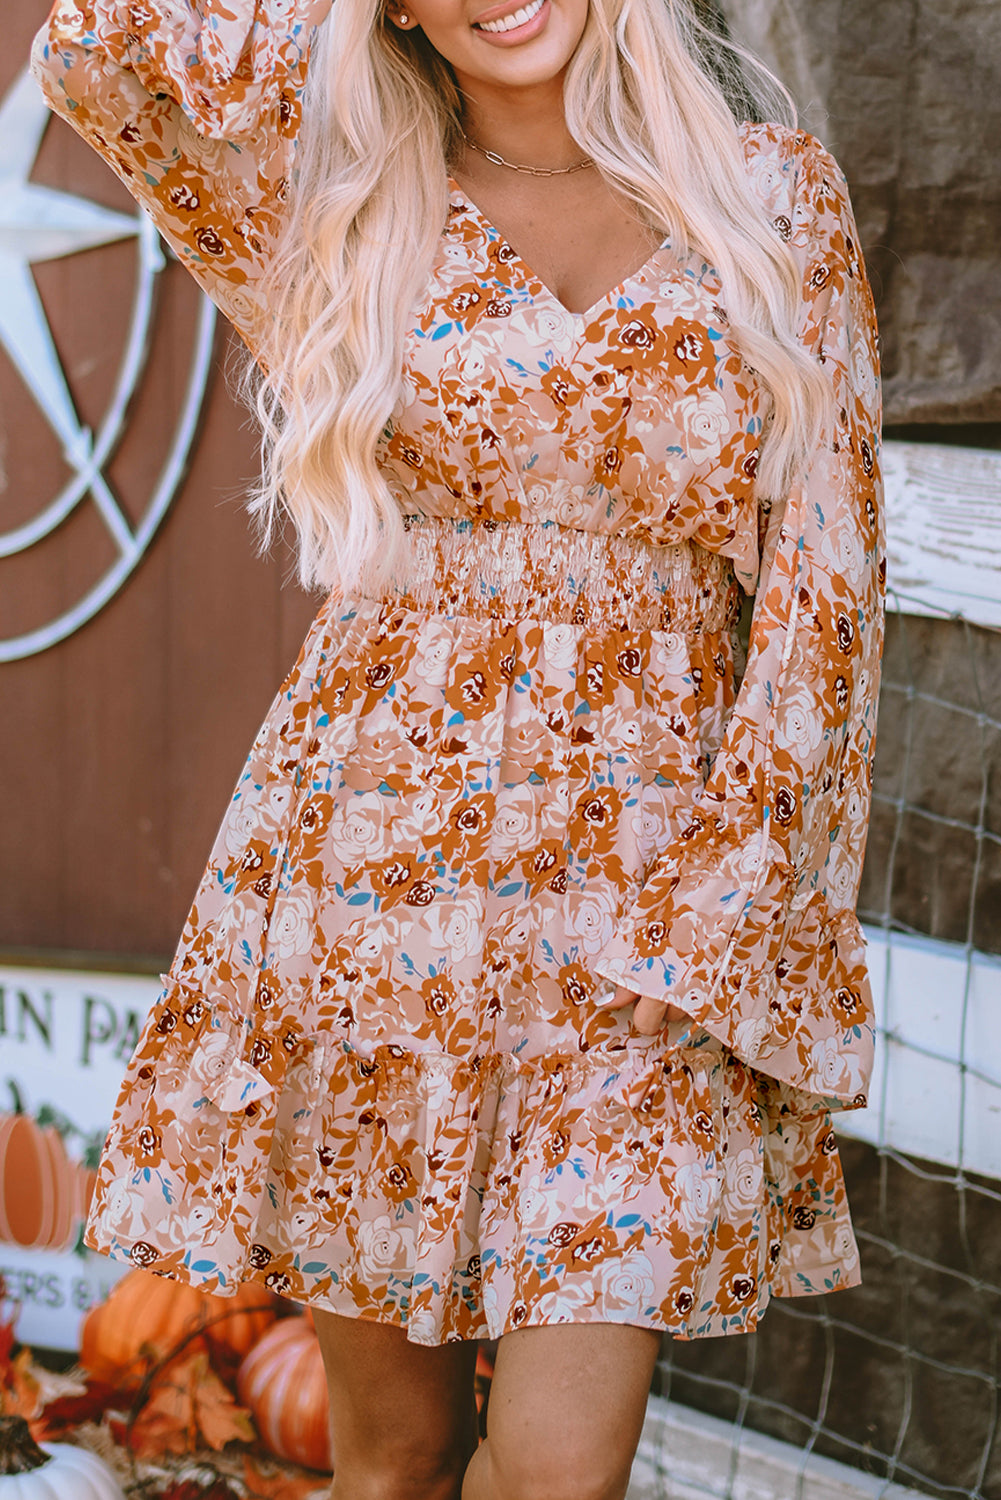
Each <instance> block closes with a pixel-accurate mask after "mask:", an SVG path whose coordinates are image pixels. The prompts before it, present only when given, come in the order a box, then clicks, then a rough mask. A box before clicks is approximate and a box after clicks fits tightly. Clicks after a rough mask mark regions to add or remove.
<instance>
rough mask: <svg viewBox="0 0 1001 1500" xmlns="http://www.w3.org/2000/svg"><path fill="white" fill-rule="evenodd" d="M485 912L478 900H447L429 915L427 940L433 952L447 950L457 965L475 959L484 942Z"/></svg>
mask: <svg viewBox="0 0 1001 1500" xmlns="http://www.w3.org/2000/svg"><path fill="white" fill-rule="evenodd" d="M482 930H483V911H482V904H481V902H480V901H478V900H473V901H456V902H453V903H452V904H446V903H444V902H442V903H439V904H436V905H435V906H433V907H432V909H431V911H430V913H429V914H428V923H427V928H426V932H427V943H428V947H429V948H430V949H431V951H432V952H433V953H436V954H438V953H447V954H448V956H449V958H450V959H451V961H452V963H453V964H460V963H461V962H462V960H463V959H464V958H471V957H472V956H473V954H474V953H476V952H477V951H478V950H479V948H480V944H481V941H482Z"/></svg>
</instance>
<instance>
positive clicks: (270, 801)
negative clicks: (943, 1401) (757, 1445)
mask: <svg viewBox="0 0 1001 1500" xmlns="http://www.w3.org/2000/svg"><path fill="white" fill-rule="evenodd" d="M408 544H409V547H410V557H411V564H412V565H411V568H410V572H409V574H408V576H407V582H406V584H405V585H402V586H400V587H399V588H397V589H395V590H393V591H392V592H391V593H387V594H386V595H385V596H383V597H381V598H370V597H363V596H352V597H350V598H334V597H332V598H330V599H329V600H328V601H327V602H326V603H325V604H324V606H323V607H322V609H321V610H320V612H319V614H318V616H317V618H316V621H315V623H314V625H313V627H312V629H311V631H310V634H309V636H308V637H307V640H306V642H305V644H304V646H303V649H302V652H301V654H300V657H299V660H298V661H297V663H296V665H295V667H294V669H293V670H292V672H291V673H290V675H289V677H288V679H287V680H286V682H285V683H284V684H283V685H282V687H281V689H280V691H279V693H278V695H277V697H276V699H275V701H274V704H273V705H272V708H271V710H270V712H269V714H268V716H267V718H266V720H265V722H264V725H263V726H262V728H261V731H260V733H259V735H258V737H257V739H256V741H255V743H254V745H253V748H252V750H251V752H250V755H249V758H248V760H247V763H246V767H245V769H244V771H243V774H242V776H241V778H240V780H239V783H238V785H237V787H236V790H235V793H234V795H233V799H232V801H231V803H230V805H229V808H228V810H227V812H226V815H225V818H224V820H223V824H222V827H221V829H220V832H219V835H218V838H217V841H216V844H215V847H214V849H213V852H212V856H211V859H210V862H209V865H208V868H207V870H206V872H205V875H204V877H203V879H202V881H201V884H200V886H199V889H198V892H197V895H196V898H195V901H194V904H193V906H192V909H191V912H190V916H189V918H188V921H187V924H186V926H185V930H184V934H183V937H182V940H181V944H180V947H179V949H178V952H177V955H176V957H175V960H174V962H173V964H172V966H171V969H170V972H169V974H168V975H166V976H165V987H164V991H163V994H162V996H161V998H160V1000H159V1002H158V1004H157V1006H156V1007H155V1010H154V1012H153V1013H152V1015H151V1017H150V1020H149V1022H148V1024H147V1026H146V1028H145V1030H144V1032H143V1035H142V1038H141V1040H140V1043H139V1046H138V1048H137V1050H136V1052H135V1054H134V1056H133V1058H132V1060H131V1062H130V1065H129V1068H128V1073H127V1077H126V1080H125V1083H124V1086H123V1089H122V1094H121V1097H120V1100H119V1103H118V1107H117V1109H116V1112H115V1115H114V1120H113V1124H112V1129H111V1133H110V1136H109V1140H108V1144H107V1148H106V1152H105V1156H104V1159H103V1162H102V1166H101V1170H100V1174H99V1178H98V1184H97V1189H96V1192H95V1196H94V1201H93V1206H92V1210H91V1215H90V1220H89V1224H88V1228H87V1235H86V1239H87V1243H88V1244H89V1245H91V1246H93V1247H94V1248H97V1249H100V1250H103V1251H105V1252H107V1253H109V1254H112V1255H115V1256H119V1257H123V1258H128V1259H129V1260H131V1262H132V1263H133V1264H135V1265H139V1266H145V1267H150V1268H152V1269H153V1270H155V1271H157V1272H158V1273H160V1274H163V1275H167V1276H171V1277H176V1278H179V1279H182V1280H184V1281H187V1282H190V1283H194V1284H198V1285H202V1286H203V1287H204V1288H205V1289H206V1290H210V1291H217V1292H232V1291H233V1290H234V1288H235V1287H236V1285H237V1284H238V1282H240V1281H241V1280H245V1279H254V1280H259V1281H262V1282H264V1283H265V1284H266V1285H267V1286H269V1287H271V1288H273V1289H274V1290H275V1291H276V1292H279V1293H280V1294H282V1295H283V1296H287V1297H289V1298H292V1299H294V1300H295V1301H297V1302H302V1303H312V1304H314V1305H315V1306H318V1307H323V1308H329V1309H331V1310H332V1311H334V1312H338V1313H341V1314H347V1315H351V1316H358V1317H362V1318H368V1319H375V1320H378V1321H382V1322H385V1323H392V1324H396V1325H399V1326H401V1327H403V1328H405V1329H406V1331H407V1335H408V1337H409V1338H410V1339H411V1340H413V1341H414V1342H417V1343H421V1344H439V1343H442V1342H445V1341H447V1340H454V1339H474V1338H485V1337H497V1336H498V1335H501V1334H503V1333H505V1332H507V1331H508V1330H510V1329H512V1328H517V1327H522V1326H529V1325H537V1324H550V1323H558V1322H566V1321H575V1322H582V1321H588V1320H590V1321H599V1322H621V1323H631V1324H637V1325H640V1326H644V1327H649V1328H654V1329H663V1330H669V1331H671V1332H672V1333H674V1334H676V1335H679V1336H684V1337H695V1336H702V1335H707V1334H717V1333H729V1332H736V1331H743V1330H746V1329H749V1328H752V1327H753V1326H754V1325H755V1322H756V1320H757V1318H758V1316H759V1314H760V1312H761V1311H762V1309H763V1308H764V1306H765V1304H766V1303H767V1301H768V1299H769V1297H770V1295H772V1293H773V1292H785V1293H789V1292H793V1293H794V1292H797V1291H801V1292H802V1291H806V1292H809V1291H820V1290H823V1289H824V1286H825V1285H826V1286H831V1285H846V1284H850V1283H851V1282H852V1281H853V1280H855V1279H857V1252H856V1250H855V1244H854V1239H853V1237H852V1231H851V1226H850V1221H849V1218H848V1212H847V1208H846V1205H845V1197H844V1188H843V1183H842V1179H841V1171H840V1166H839V1162H838V1155H837V1150H836V1147H835V1145H834V1138H833V1134H832V1133H831V1130H830V1120H829V1117H828V1115H827V1114H826V1112H825V1111H824V1109H823V1108H822V1107H821V1106H820V1105H819V1104H818V1102H817V1101H816V1100H811V1099H810V1098H809V1096H806V1095H797V1093H796V1091H795V1090H793V1089H792V1088H790V1087H789V1086H787V1085H784V1084H779V1083H777V1082H775V1081H774V1080H773V1079H770V1078H769V1077H767V1076H766V1075H765V1074H763V1073H758V1072H756V1071H755V1070H754V1069H753V1068H751V1067H749V1066H747V1065H745V1064H743V1063H741V1062H740V1061H738V1060H737V1059H736V1058H735V1057H734V1056H733V1054H732V1053H731V1052H729V1051H728V1050H727V1048H726V1047H725V1046H724V1045H723V1044H722V1043H721V1042H720V1041H718V1040H717V1039H715V1038H714V1037H713V1036H712V1035H710V1034H709V1033H708V1032H707V1031H705V1030H704V1029H702V1028H701V1027H699V1026H697V1025H695V1024H694V1023H693V1024H686V1023H684V1022H678V1023H672V1024H670V1025H668V1026H667V1027H666V1028H665V1029H664V1031H663V1032H662V1033H661V1034H659V1035H657V1036H653V1037H649V1036H643V1035H640V1034H639V1033H638V1032H636V1031H634V1029H633V1028H632V1026H631V1020H630V1016H631V1008H626V1009H625V1010H616V1011H609V1010H607V1009H602V1008H601V1004H600V1002H601V1000H602V998H603V997H605V996H606V995H607V994H609V992H610V986H609V985H608V983H607V982H606V981H605V980H602V979H601V978H600V977H599V976H598V975H597V974H596V973H595V972H594V971H593V969H592V964H593V961H594V959H595V957H596V956H597V955H598V954H599V953H600V951H601V949H602V947H603V946H604V945H605V944H606V943H607V942H608V941H609V940H610V939H611V938H612V936H613V935H614V933H615V930H616V924H617V920H618V918H619V917H620V914H621V913H622V912H623V911H624V910H625V909H627V908H628V907H629V906H630V905H631V903H632V902H633V901H634V899H635V897H636V893H637V891H638V890H639V889H640V887H641V885H642V883H643V879H644V875H645V873H646V872H647V870H648V869H649V867H650V865H651V862H652V861H653V860H654V859H655V858H656V856H657V852H658V850H660V849H662V848H663V847H664V846H665V845H666V844H667V843H668V842H669V841H670V840H671V839H673V838H675V837H676V836H677V834H678V833H679V830H680V829H682V828H684V826H685V824H686V822H687V821H688V819H689V817H690V813H691V808H692V805H693V800H694V799H695V798H696V797H697V795H698V792H699V789H700V788H701V787H702V786H703V785H704V783H705V778H706V775H707V773H708V770H709V768H710V766H711V764H712V760H713V756H714V754H715V752H716V750H717V749H718V747H719V744H720V740H721V737H722V733H723V729H724V727H725V724H726V721H727V716H728V713H729V711H730V709H731V707H732V705H733V701H734V691H735V677H734V647H733V641H732V632H733V626H734V620H735V615H736V610H737V604H738V591H737V587H736V584H735V582H734V578H733V573H732V568H731V564H730V563H729V562H728V561H727V560H726V559H725V558H723V557H721V556H718V555H715V554H713V553H710V552H708V551H705V550H703V549H702V548H700V547H698V546H696V545H695V544H693V543H690V542H682V543H678V544H675V545H670V546H654V545H651V544H649V543H648V542H645V541H641V540H639V539H634V538H631V537H629V536H628V535H614V534H603V533H597V532H589V531H588V532H585V531H579V530H569V529H567V528H565V527H562V526H559V525H557V524H555V523H549V522H545V523H522V522H515V521H511V522H496V521H478V520H471V519H462V520H456V519H447V518H436V517H429V516H424V517H413V518H410V520H409V521H408ZM797 1195H798V1196H797ZM797 1215H798V1222H797ZM793 1231H795V1232H793Z"/></svg>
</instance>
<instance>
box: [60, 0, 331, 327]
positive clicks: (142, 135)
mask: <svg viewBox="0 0 1001 1500" xmlns="http://www.w3.org/2000/svg"><path fill="white" fill-rule="evenodd" d="M329 6H330V0H56V4H55V5H54V7H53V9H52V12H51V14H50V16H49V19H48V21H47V22H46V24H45V25H44V26H43V27H42V29H41V31H40V32H39V33H38V36H37V37H36V39H35V45H34V48H33V52H32V70H33V72H34V74H35V77H36V78H37V80H38V82H39V84H40V85H41V88H42V91H43V93H44V95H45V97H46V99H47V101H48V103H49V104H50V106H51V107H52V109H53V110H55V111H56V113H57V114H59V115H61V116H62V117H63V118H64V119H66V120H68V121H69V123H70V124H71V125H72V126H73V128H74V129H75V130H76V131H78V132H79V134H80V135H81V136H82V137H83V138H84V140H86V141H87V142H88V144H89V145H91V146H93V147H94V148H95V150H97V151H98V152H99V153H100V155H101V156H103V157H104V158H105V160H106V161H107V162H108V163H109V164H110V166H111V167H112V168H113V170H114V171H115V172H116V173H117V175H118V176H119V177H120V178H121V180H122V182H123V183H124V184H125V186H126V187H127V188H128V190H129V192H130V193H131V194H132V195H133V197H134V198H136V200H137V201H138V202H139V203H140V204H141V205H142V207H143V208H145V209H146V210H147V211H148V212H149V214H150V216H151V217H152V219H153V221H154V222H155V224H156V225H157V228H158V229H159V230H160V232H161V234H162V235H163V237H164V239H165V240H166V241H167V242H168V244H169V245H170V246H171V247H172V249H173V250H174V251H175V252H176V254H177V255H178V257H179V259H180V260H181V261H182V262H183V264H184V265H186V266H187V268H188V269H189V270H190V271H191V272H192V274H193V275H194V277H195V279H196V280H197V281H198V282H199V283H200V284H201V285H202V287H203V288H204V289H205V290H206V291H207V292H208V294H209V295H210V296H211V297H212V299H213V301H215V302H216V303H217V304H218V306H219V307H220V308H221V310H222V311H223V312H224V313H225V314H226V315H227V316H228V317H229V318H230V319H231V321H232V322H233V323H234V324H235V326H236V327H237V329H238V331H239V332H240V333H241V334H242V335H243V337H244V338H245V339H247V340H248V342H250V343H251V344H252V343H253V342H254V330H255V326H256V324H257V320H258V319H259V317H260V316H261V312H262V309H261V307H260V305H259V303H258V300H257V295H256V287H257V284H258V282H259V278H260V275H261V271H262V270H263V267H264V265H265V263H266V260H267V256H268V253H269V251H270V248H271V246H272V244H273V241H274V238H275V235H276V233H277V229H278V225H279V220H280V215H281V206H282V203H283V201H284V199H285V196H286V192H287V187H288V181H289V175H290V172H291V169H292V158H293V154H294V148H295V140H296V136H297V133H298V127H299V117H300V100H301V95H302V90H303V86H304V83H305V77H306V65H307V61H308V54H309V45H310V41H311V38H312V35H313V32H314V29H315V27H316V25H317V24H318V23H319V22H320V21H321V20H322V19H323V17H324V15H325V14H326V12H327V10H328V9H329Z"/></svg>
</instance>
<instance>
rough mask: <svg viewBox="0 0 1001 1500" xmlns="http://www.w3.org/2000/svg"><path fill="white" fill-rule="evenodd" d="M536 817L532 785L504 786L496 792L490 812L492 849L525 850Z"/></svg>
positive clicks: (534, 831) (530, 841)
mask: <svg viewBox="0 0 1001 1500" xmlns="http://www.w3.org/2000/svg"><path fill="white" fill-rule="evenodd" d="M537 820H538V798H537V797H536V795H535V788H534V787H532V786H530V785H528V784H526V785H524V786H513V787H504V788H503V790H502V791H501V792H500V793H499V794H498V797H497V805H496V810H495V813H494V824H493V830H492V832H493V838H492V844H493V849H494V852H495V853H497V854H498V855H501V856H504V855H508V854H518V853H521V852H522V851H527V850H528V849H529V848H530V847H531V845H532V844H533V842H534V841H535V839H536V837H537V829H536V824H537Z"/></svg>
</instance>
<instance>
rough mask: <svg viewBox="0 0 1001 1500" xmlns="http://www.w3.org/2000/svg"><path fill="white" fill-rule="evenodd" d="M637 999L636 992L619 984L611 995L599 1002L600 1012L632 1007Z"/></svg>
mask: <svg viewBox="0 0 1001 1500" xmlns="http://www.w3.org/2000/svg"><path fill="white" fill-rule="evenodd" d="M636 998H637V996H636V993H635V991H634V990H627V989H626V988H625V987H624V986H623V985H621V984H617V985H616V986H615V989H614V991H613V992H612V994H610V995H606V996H605V997H604V999H602V1000H599V1001H598V1002H597V1005H598V1009H599V1010H621V1009H622V1007H623V1006H624V1005H632V1003H633V1001H634V1000H635V999H636Z"/></svg>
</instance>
